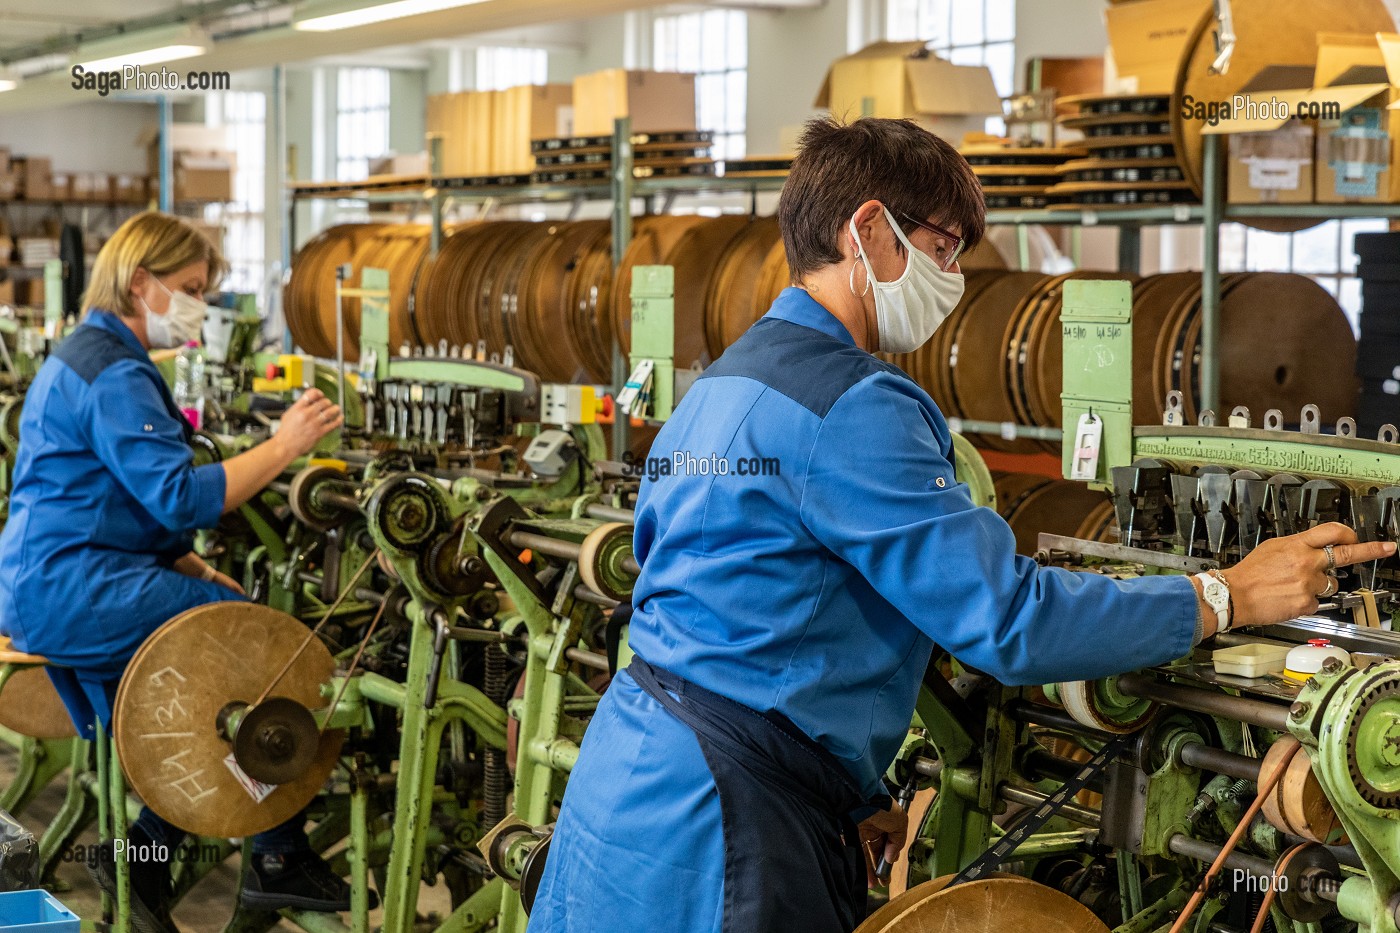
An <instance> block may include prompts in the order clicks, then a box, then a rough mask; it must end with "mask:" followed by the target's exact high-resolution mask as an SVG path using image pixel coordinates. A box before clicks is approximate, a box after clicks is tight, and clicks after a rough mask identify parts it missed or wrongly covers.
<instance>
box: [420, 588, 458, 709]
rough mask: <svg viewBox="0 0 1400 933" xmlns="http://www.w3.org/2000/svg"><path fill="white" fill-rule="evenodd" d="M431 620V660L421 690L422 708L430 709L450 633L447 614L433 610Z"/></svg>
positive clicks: (436, 692) (435, 702)
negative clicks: (424, 686)
mask: <svg viewBox="0 0 1400 933" xmlns="http://www.w3.org/2000/svg"><path fill="white" fill-rule="evenodd" d="M430 618H431V619H432V620H433V626H434V628H435V631H434V633H433V662H432V666H431V667H429V668H428V684H427V687H426V688H424V690H423V708H424V709H432V708H433V707H434V706H436V705H437V695H438V681H439V680H440V679H441V678H442V658H443V655H445V654H446V653H447V637H448V635H450V634H451V633H452V626H451V625H450V624H449V623H448V620H447V615H446V614H445V613H444V612H443V611H442V610H441V609H439V610H437V611H436V612H434V613H433V614H432V615H431V616H430Z"/></svg>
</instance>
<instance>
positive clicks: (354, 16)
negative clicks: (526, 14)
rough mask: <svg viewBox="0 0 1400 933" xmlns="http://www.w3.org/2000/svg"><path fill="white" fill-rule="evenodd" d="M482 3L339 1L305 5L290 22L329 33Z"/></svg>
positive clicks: (467, 0) (470, 0) (464, 0)
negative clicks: (335, 30) (334, 30)
mask: <svg viewBox="0 0 1400 933" xmlns="http://www.w3.org/2000/svg"><path fill="white" fill-rule="evenodd" d="M481 2H483V0H392V2H390V3H365V2H364V0H359V2H358V3H357V2H353V0H352V2H346V0H339V2H330V3H310V4H304V5H303V6H302V8H301V9H300V10H298V12H297V13H296V15H295V16H294V17H293V20H292V26H293V27H295V28H296V29H302V30H306V31H308V32H329V31H330V30H333V29H353V28H354V27H356V26H368V25H369V24H370V23H382V22H384V21H385V20H389V19H400V18H402V17H404V16H419V15H421V14H423V13H437V12H438V11H440V10H450V9H452V8H453V7H459V6H470V5H471V4H473V3H481Z"/></svg>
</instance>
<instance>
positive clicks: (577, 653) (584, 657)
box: [564, 648, 610, 671]
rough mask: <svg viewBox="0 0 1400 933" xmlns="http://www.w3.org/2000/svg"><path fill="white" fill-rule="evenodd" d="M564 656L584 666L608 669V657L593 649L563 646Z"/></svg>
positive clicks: (600, 669)
mask: <svg viewBox="0 0 1400 933" xmlns="http://www.w3.org/2000/svg"><path fill="white" fill-rule="evenodd" d="M564 657H566V658H568V659H569V660H570V661H575V662H577V663H579V664H582V665H583V666H584V667H591V668H593V669H594V670H598V671H607V670H610V668H609V667H608V659H607V658H605V657H604V656H603V655H601V654H597V653H596V652H593V651H584V650H583V649H582V648H565V649H564Z"/></svg>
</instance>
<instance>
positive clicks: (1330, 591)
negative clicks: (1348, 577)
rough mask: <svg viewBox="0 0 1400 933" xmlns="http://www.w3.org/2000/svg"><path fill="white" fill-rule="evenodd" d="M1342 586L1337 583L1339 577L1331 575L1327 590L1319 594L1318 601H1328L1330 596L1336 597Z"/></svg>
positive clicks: (1329, 575)
mask: <svg viewBox="0 0 1400 933" xmlns="http://www.w3.org/2000/svg"><path fill="white" fill-rule="evenodd" d="M1340 588H1341V584H1340V583H1338V582H1337V575H1336V574H1332V573H1329V574H1328V575H1327V588H1326V589H1324V590H1323V591H1322V592H1321V593H1318V594H1317V598H1318V599H1327V598H1328V597H1329V596H1336V595H1337V590H1338V589H1340Z"/></svg>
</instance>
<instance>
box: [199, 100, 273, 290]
mask: <svg viewBox="0 0 1400 933" xmlns="http://www.w3.org/2000/svg"><path fill="white" fill-rule="evenodd" d="M207 121H208V122H209V123H211V124H213V125H219V126H225V127H227V128H228V131H229V133H228V137H229V145H230V147H232V149H233V151H234V159H235V162H234V176H233V201H232V202H231V203H230V204H228V205H213V204H211V205H209V206H208V207H207V208H206V209H205V212H206V216H205V220H206V221H208V222H210V223H219V222H222V224H223V228H224V258H225V259H227V260H228V264H229V274H228V277H227V278H226V279H224V283H223V289H224V290H225V291H231V292H254V293H257V292H260V291H261V289H262V284H263V271H264V259H265V256H266V254H265V252H264V246H263V214H264V184H265V181H266V165H267V159H266V148H265V147H266V142H267V136H266V134H267V97H266V95H264V94H262V93H261V92H257V91H225V92H223V93H221V94H210V95H209V98H208V115H207Z"/></svg>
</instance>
